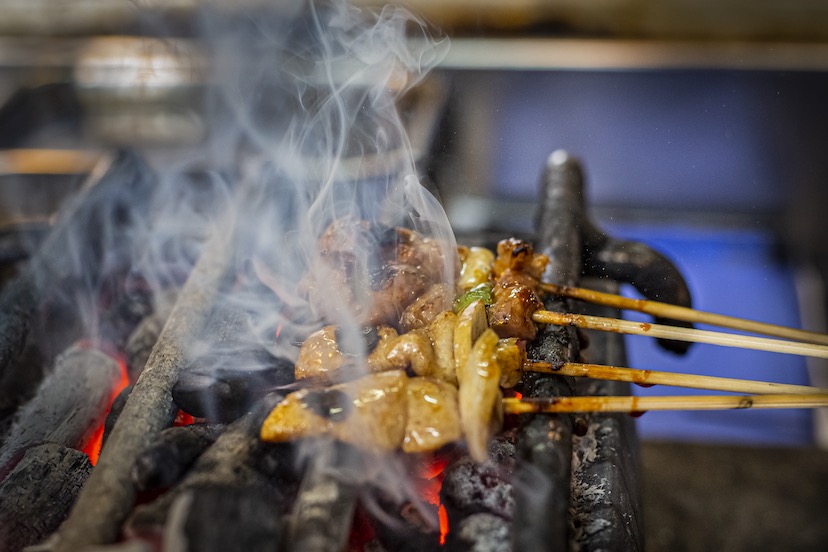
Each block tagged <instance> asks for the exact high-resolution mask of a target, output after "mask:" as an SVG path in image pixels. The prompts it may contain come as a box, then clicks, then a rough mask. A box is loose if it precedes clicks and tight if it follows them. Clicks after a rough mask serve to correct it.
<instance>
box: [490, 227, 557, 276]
mask: <svg viewBox="0 0 828 552" xmlns="http://www.w3.org/2000/svg"><path fill="white" fill-rule="evenodd" d="M548 263H549V257H547V256H546V255H544V254H542V253H537V254H536V253H535V251H534V249H533V248H532V245H531V244H530V243H528V242H525V241H523V240H519V239H517V238H508V239H505V240H501V241H500V242H499V243H498V244H497V258H496V259H495V261H494V263H493V264H492V274H493V275H494V277H495V278H496V279H499V278H500V276H501V275H502V274H503V272H505V271H506V270H512V271H514V272H516V273H522V274H526V275H527V276H529V277H531V278H532V279H533V280H534V281H535V285H537V283H538V281H539V280H540V279H541V276H542V275H543V271H544V270H546V265H547V264H548Z"/></svg>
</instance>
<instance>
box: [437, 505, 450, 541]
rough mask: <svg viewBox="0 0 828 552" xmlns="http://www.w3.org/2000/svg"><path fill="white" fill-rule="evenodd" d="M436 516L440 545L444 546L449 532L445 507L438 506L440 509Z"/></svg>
mask: <svg viewBox="0 0 828 552" xmlns="http://www.w3.org/2000/svg"><path fill="white" fill-rule="evenodd" d="M437 515H438V516H440V545H443V544H446V537H447V536H448V532H449V519H448V512H446V507H445V506H443V505H442V504H440V509H439V510H437Z"/></svg>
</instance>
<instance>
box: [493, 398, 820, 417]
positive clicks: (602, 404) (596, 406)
mask: <svg viewBox="0 0 828 552" xmlns="http://www.w3.org/2000/svg"><path fill="white" fill-rule="evenodd" d="M826 406H828V394H825V393H819V394H817V393H814V394H806V395H802V394H798V395H792V394H775V395H735V396H734V395H690V396H673V397H624V396H610V397H554V398H548V399H546V398H544V399H525V398H524V399H516V398H505V399H503V411H504V412H505V413H506V414H536V413H571V412H625V413H630V414H634V413H643V412H647V411H650V410H730V409H747V408H820V407H826Z"/></svg>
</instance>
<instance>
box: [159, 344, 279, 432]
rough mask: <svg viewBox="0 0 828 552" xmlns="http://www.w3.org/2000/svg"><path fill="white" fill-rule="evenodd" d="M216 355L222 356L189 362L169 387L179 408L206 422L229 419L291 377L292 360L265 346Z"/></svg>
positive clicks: (235, 416) (240, 413)
mask: <svg viewBox="0 0 828 552" xmlns="http://www.w3.org/2000/svg"><path fill="white" fill-rule="evenodd" d="M217 356H222V358H216V356H213V357H209V358H201V359H199V360H198V361H196V362H194V363H192V364H191V365H190V366H188V367H187V369H186V370H185V371H184V372H183V373H182V374H181V376H180V378H179V380H178V382H177V383H176V384H175V386H174V387H173V390H172V393H173V399H174V400H175V403H176V404H177V405H178V407H179V408H181V410H183V411H184V412H187V413H188V414H191V415H193V416H195V417H197V418H204V419H206V420H207V421H209V422H213V423H229V422H232V421H233V420H236V419H237V418H239V417H240V416H242V415H244V414H245V413H247V412H248V411H249V410H250V408H251V407H252V405H254V404H255V403H256V402H257V401H258V400H259V399H261V398H262V397H264V396H265V395H267V394H268V393H270V392H271V391H273V390H274V389H275V388H278V387H281V386H283V385H286V384H288V383H291V382H292V381H293V363H291V362H290V361H289V360H287V359H282V358H276V357H274V356H272V355H270V353H268V352H267V351H266V350H264V349H247V350H245V351H242V352H237V353H234V354H233V355H227V356H224V355H217ZM217 365H218V367H216V366H217ZM251 367H252V368H251Z"/></svg>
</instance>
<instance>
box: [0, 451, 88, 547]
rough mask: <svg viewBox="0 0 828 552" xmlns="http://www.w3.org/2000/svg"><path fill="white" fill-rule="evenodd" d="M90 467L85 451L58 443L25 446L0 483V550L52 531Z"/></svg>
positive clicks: (26, 543) (69, 505)
mask: <svg viewBox="0 0 828 552" xmlns="http://www.w3.org/2000/svg"><path fill="white" fill-rule="evenodd" d="M91 469H92V464H90V462H89V458H88V457H87V456H86V455H85V454H84V453H82V452H79V451H77V450H74V449H71V448H68V447H65V446H63V445H60V444H56V443H48V444H43V445H38V446H33V447H31V448H29V449H27V450H26V452H25V454H24V455H23V457H22V459H21V460H20V462H19V463H18V464H17V465H16V466H15V468H14V469H13V470H12V471H11V472H10V473H9V474H8V475H7V476H6V478H5V479H3V481H2V483H0V550H5V551H9V552H13V551H17V550H22V549H23V547H25V546H29V545H33V544H36V543H38V542H40V541H42V540H43V539H44V538H46V537H47V536H49V535H51V534H52V533H53V532H54V531H55V530H56V529H57V528H58V526H59V525H60V523H61V522H62V521H63V520H64V519H65V518H66V516H67V515H68V513H69V508H70V507H71V506H72V503H73V502H74V501H75V499H76V497H77V495H78V493H79V492H80V488H81V486H82V485H83V483H84V482H85V481H86V478H87V477H88V475H89V472H90V471H91Z"/></svg>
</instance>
